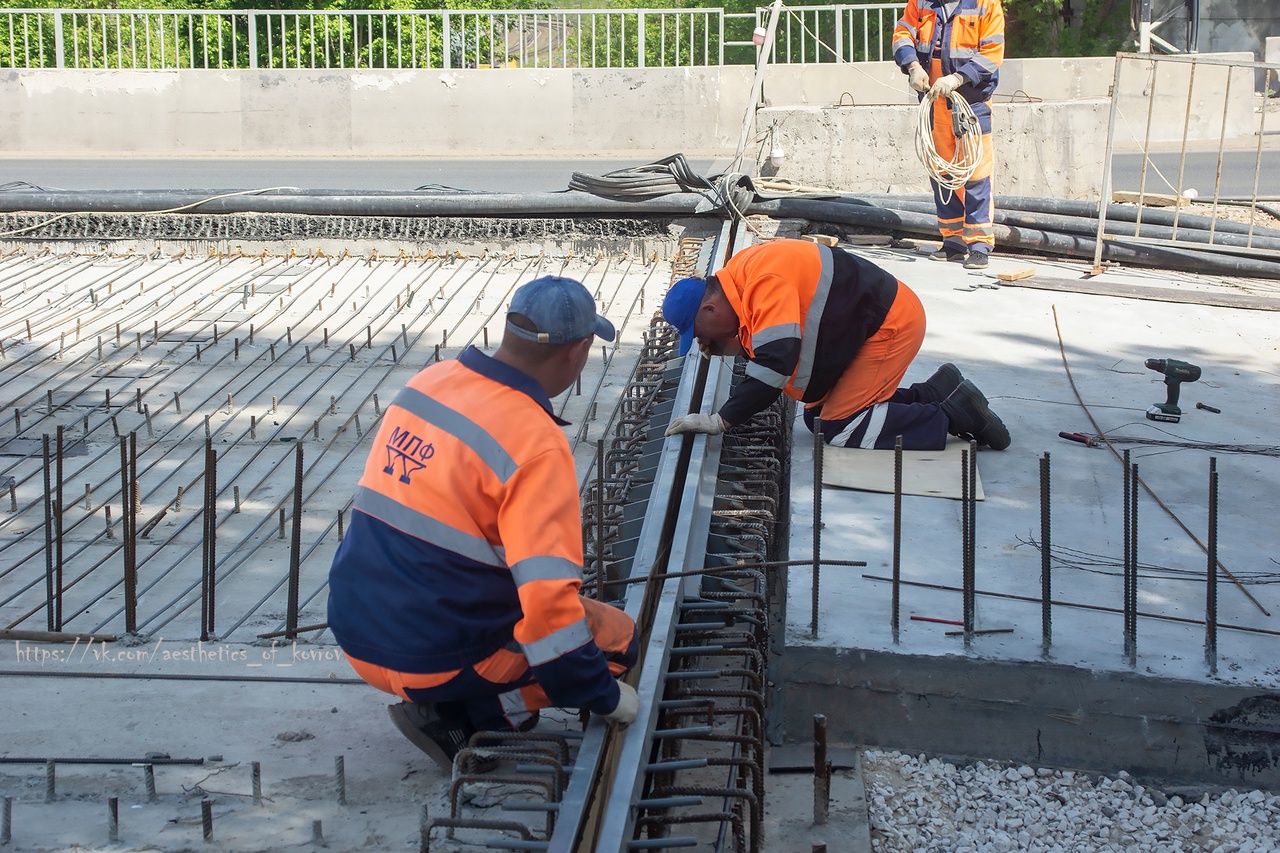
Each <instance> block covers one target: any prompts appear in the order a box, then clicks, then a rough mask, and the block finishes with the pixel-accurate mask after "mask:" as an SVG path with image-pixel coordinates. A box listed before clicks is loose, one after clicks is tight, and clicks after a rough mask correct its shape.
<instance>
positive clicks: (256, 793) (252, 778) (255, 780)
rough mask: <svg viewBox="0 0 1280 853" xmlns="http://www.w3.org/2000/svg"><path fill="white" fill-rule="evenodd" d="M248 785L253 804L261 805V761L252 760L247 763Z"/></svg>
mask: <svg viewBox="0 0 1280 853" xmlns="http://www.w3.org/2000/svg"><path fill="white" fill-rule="evenodd" d="M249 785H250V789H251V790H252V791H253V804H254V805H255V806H260V805H262V762H260V761H254V762H253V763H251V764H250V765H249Z"/></svg>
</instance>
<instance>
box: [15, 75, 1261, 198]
mask: <svg viewBox="0 0 1280 853" xmlns="http://www.w3.org/2000/svg"><path fill="white" fill-rule="evenodd" d="M1234 56H1238V57H1242V58H1246V59H1247V58H1249V57H1248V55H1247V54H1238V55H1234ZM1114 62H1115V60H1113V59H1076V60H1068V59H1023V60H1008V61H1007V62H1006V63H1005V66H1004V68H1003V69H1002V82H1001V87H1000V91H999V93H998V96H997V100H996V139H997V145H996V152H997V175H998V187H999V192H1002V193H1019V194H1026V195H1059V196H1065V197H1071V198H1088V197H1091V196H1096V193H1097V189H1098V187H1099V186H1100V182H1101V174H1102V168H1101V157H1102V154H1103V152H1104V150H1105V145H1106V138H1107V128H1106V121H1107V116H1108V109H1109V101H1108V100H1107V99H1108V98H1109V90H1110V88H1111V85H1112V82H1113V80H1114V76H1115V74H1114V68H1115V65H1114ZM1148 64H1149V63H1146V62H1129V63H1128V64H1127V65H1126V70H1125V73H1124V74H1123V75H1122V84H1121V89H1120V114H1121V116H1122V117H1123V118H1124V121H1125V125H1124V132H1122V133H1118V134H1117V143H1118V145H1120V147H1121V148H1128V150H1133V148H1134V147H1135V139H1141V138H1142V137H1143V136H1144V135H1145V134H1150V139H1151V140H1152V141H1154V142H1174V141H1177V140H1179V139H1181V135H1182V128H1183V125H1184V123H1185V124H1186V126H1187V127H1188V129H1189V133H1190V134H1191V136H1190V138H1191V139H1192V140H1193V141H1204V142H1209V141H1212V142H1215V143H1216V142H1217V140H1218V139H1219V137H1220V136H1221V135H1222V134H1223V133H1224V128H1225V133H1226V135H1227V137H1228V138H1251V137H1252V134H1253V130H1254V123H1253V97H1254V96H1253V91H1252V87H1251V86H1250V85H1248V80H1247V79H1246V78H1247V74H1241V75H1239V76H1240V79H1239V80H1237V79H1236V77H1235V76H1233V77H1232V79H1231V86H1230V87H1228V86H1227V72H1226V70H1225V69H1222V68H1220V67H1219V68H1215V67H1211V66H1207V65H1203V64H1202V65H1200V66H1199V67H1198V68H1197V70H1196V71H1195V72H1194V74H1195V76H1194V78H1192V76H1191V75H1192V72H1191V70H1190V67H1189V66H1185V65H1180V66H1174V65H1172V64H1166V63H1161V65H1160V66H1159V67H1160V71H1159V72H1158V74H1156V75H1155V76H1154V78H1152V79H1154V80H1155V81H1156V85H1155V86H1154V87H1153V86H1152V85H1150V83H1149V80H1148V78H1149V77H1151V75H1150V74H1148V73H1146V72H1144V68H1145V66H1146V65H1148ZM753 73H754V71H753V69H751V68H747V67H743V66H731V67H722V68H670V69H661V68H659V69H644V70H635V69H628V70H611V69H599V70H595V69H588V70H574V69H550V70H527V69H467V70H451V71H440V70H432V71H397V70H386V71H369V70H346V71H336V70H327V71H288V72H281V71H172V72H163V71H151V72H135V71H69V70H33V71H15V70H8V71H0V121H2V122H3V126H4V127H5V133H4V134H3V135H2V136H0V154H9V155H26V156H67V157H93V156H120V155H122V154H140V155H145V156H203V155H208V156H230V157H245V156H276V157H279V156H289V155H309V156H335V157H396V156H413V157H423V156H450V157H458V156H472V155H474V156H572V155H580V154H583V153H598V154H602V155H606V156H614V157H621V158H630V157H634V158H636V159H637V161H639V162H643V161H647V160H650V159H654V158H656V157H661V156H666V155H669V154H672V153H675V152H683V153H685V154H688V155H691V156H704V157H705V156H711V157H729V156H732V155H733V154H734V153H735V151H736V149H737V145H738V140H739V138H740V135H741V132H742V124H743V120H744V116H745V114H746V110H747V102H748V100H749V98H750V93H751V84H752V77H753ZM1233 73H1234V72H1233ZM1144 75H1145V76H1144ZM1188 91H1190V92H1191V98H1190V99H1188V97H1187V93H1188ZM764 97H765V100H766V102H767V103H768V105H769V106H768V107H766V108H765V109H763V110H762V111H761V112H760V113H759V115H758V117H757V126H756V129H755V131H754V134H753V136H751V137H749V138H748V147H747V149H746V152H745V153H746V156H747V157H748V158H749V159H750V158H754V157H756V156H757V155H759V154H763V155H764V156H766V157H767V154H768V148H769V147H772V146H771V144H770V140H769V135H768V134H769V132H770V131H771V130H772V133H773V134H774V137H776V138H777V139H779V140H781V141H782V142H783V144H784V147H785V148H786V149H787V150H788V154H789V158H788V162H787V164H786V165H785V166H784V167H783V169H782V170H781V172H780V176H782V177H788V178H792V179H794V180H797V181H800V182H803V183H811V184H816V185H821V186H828V187H833V188H837V189H847V190H883V189H884V188H885V187H886V186H889V185H897V186H915V187H919V188H923V187H924V186H925V184H924V179H923V175H922V174H921V171H920V167H919V165H918V164H917V162H916V160H915V155H914V152H913V140H914V135H915V127H914V124H915V113H916V106H915V100H914V97H913V95H912V93H910V92H909V91H908V89H907V87H906V81H905V78H904V77H903V75H902V73H901V72H900V71H898V69H897V68H896V67H895V66H894V65H893V63H891V62H879V63H866V64H859V65H812V66H775V67H773V68H770V69H769V71H768V73H767V75H766V80H765V86H764ZM1224 104H1225V106H1224ZM1148 114H1151V115H1157V116H1159V120H1158V121H1155V122H1152V123H1148V122H1147V121H1146V116H1147V115H1148ZM1224 122H1225V124H1224Z"/></svg>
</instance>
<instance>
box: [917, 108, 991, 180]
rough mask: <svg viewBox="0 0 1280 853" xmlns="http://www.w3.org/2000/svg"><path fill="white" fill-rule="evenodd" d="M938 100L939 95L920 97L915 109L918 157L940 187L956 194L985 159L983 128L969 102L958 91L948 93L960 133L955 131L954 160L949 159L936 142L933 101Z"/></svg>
mask: <svg viewBox="0 0 1280 853" xmlns="http://www.w3.org/2000/svg"><path fill="white" fill-rule="evenodd" d="M936 100H937V98H936V96H935V97H932V98H931V97H929V96H928V95H926V96H925V97H923V98H921V99H920V106H919V108H918V109H917V110H916V157H918V158H919V159H920V163H921V165H923V166H924V168H925V171H926V172H928V173H929V177H931V178H932V179H933V180H934V181H935V182H936V183H937V184H938V186H939V187H941V188H942V189H943V190H945V191H947V192H948V193H953V192H955V191H956V190H958V189H960V188H961V187H963V186H964V185H965V184H967V183H968V182H969V179H970V178H971V177H973V173H974V172H975V171H976V170H977V168H978V164H979V163H981V162H982V129H981V127H979V125H978V118H977V116H975V115H974V114H973V108H972V107H971V106H969V102H968V101H966V100H965V99H964V98H963V97H962V96H961V95H959V94H957V93H955V92H952V93H951V94H950V95H948V96H947V101H948V102H949V103H950V105H951V112H952V115H953V116H954V118H955V121H956V125H957V127H958V129H959V130H960V132H959V133H957V134H956V150H955V159H954V160H947V159H946V158H945V157H943V156H942V155H941V154H939V153H938V148H937V146H936V145H934V144H933V104H934V101H936Z"/></svg>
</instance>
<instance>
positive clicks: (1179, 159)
mask: <svg viewBox="0 0 1280 853" xmlns="http://www.w3.org/2000/svg"><path fill="white" fill-rule="evenodd" d="M1277 80H1280V64H1276V63H1261V62H1241V61H1237V60H1232V59H1223V58H1220V57H1213V56H1198V55H1195V54H1190V55H1178V56H1161V55H1156V54H1149V53H1148V54H1134V53H1121V54H1118V55H1117V56H1116V68H1115V80H1114V82H1113V83H1112V87H1111V90H1112V93H1113V96H1112V98H1111V115H1110V119H1109V121H1108V129H1107V141H1106V155H1105V157H1104V161H1103V162H1104V169H1103V178H1102V199H1103V200H1104V202H1105V203H1104V204H1100V205H1098V210H1097V228H1096V232H1095V237H1096V241H1095V245H1094V256H1093V264H1094V270H1095V271H1100V270H1102V268H1103V267H1102V256H1103V253H1104V251H1106V250H1107V249H1109V248H1111V249H1115V248H1130V249H1132V248H1138V249H1146V250H1148V251H1152V252H1157V251H1160V250H1163V249H1173V248H1176V249H1179V250H1180V251H1184V252H1185V251H1187V250H1195V251H1196V252H1201V253H1212V254H1213V255H1217V256H1219V257H1239V258H1241V264H1243V263H1245V261H1247V260H1250V259H1252V260H1258V259H1266V260H1272V261H1274V260H1275V259H1280V239H1277V238H1276V237H1275V236H1274V229H1272V228H1270V227H1266V226H1264V227H1259V223H1260V222H1263V223H1268V224H1269V223H1271V222H1273V217H1274V215H1275V214H1276V213H1277V212H1280V211H1277V209H1276V207H1275V206H1274V202H1275V201H1276V199H1275V198H1273V197H1271V196H1268V195H1264V194H1263V193H1262V192H1261V182H1262V178H1263V176H1264V175H1265V174H1267V172H1268V169H1269V168H1272V166H1271V164H1273V163H1274V150H1272V149H1268V148H1267V147H1266V146H1264V144H1263V142H1264V139H1265V137H1266V136H1267V135H1268V134H1269V133H1275V130H1274V129H1271V128H1269V127H1268V125H1267V117H1268V112H1269V110H1268V108H1267V107H1268V105H1267V103H1266V101H1265V100H1264V101H1263V102H1262V107H1261V110H1260V113H1259V115H1258V119H1257V121H1258V124H1257V127H1256V129H1254V128H1249V129H1251V130H1253V135H1254V142H1253V144H1252V145H1251V146H1250V147H1248V148H1243V149H1242V148H1239V147H1237V146H1232V147H1231V148H1228V146H1227V141H1228V139H1229V138H1236V137H1238V136H1239V125H1240V123H1241V121H1242V120H1243V121H1247V122H1250V123H1251V122H1252V121H1254V118H1253V115H1252V110H1250V111H1249V114H1248V115H1247V116H1245V117H1244V118H1243V119H1242V117H1241V116H1240V115H1239V112H1240V108H1239V107H1238V106H1235V107H1233V104H1238V99H1235V100H1233V98H1232V95H1231V93H1232V90H1233V88H1235V90H1236V91H1241V90H1243V91H1245V92H1254V91H1261V92H1271V91H1274V90H1275V89H1276V88H1277V87H1280V83H1278V82H1277ZM1205 93H1209V96H1208V97H1206V95H1205ZM1273 121H1274V119H1273ZM1117 137H1120V141H1121V142H1123V143H1127V144H1133V143H1136V144H1137V146H1138V150H1139V151H1140V153H1141V155H1142V168H1141V170H1140V172H1139V178H1138V186H1137V187H1136V188H1132V187H1122V188H1121V189H1122V190H1124V191H1125V192H1127V193H1129V195H1128V196H1126V197H1124V198H1123V200H1124V201H1127V202H1136V204H1129V205H1127V206H1126V205H1121V204H1117V203H1116V202H1117V198H1116V196H1115V195H1114V194H1113V191H1114V190H1115V189H1116V188H1115V187H1114V186H1113V175H1112V159H1113V157H1114V155H1115V152H1116V147H1117V145H1116V143H1117ZM1214 138H1216V143H1217V144H1216V148H1206V147H1205V146H1203V145H1194V144H1192V143H1193V141H1195V140H1200V139H1203V140H1208V139H1214ZM1273 147H1274V146H1273ZM1193 175H1195V177H1193ZM1210 175H1211V176H1212V186H1211V191H1205V190H1210V187H1207V186H1205V185H1204V184H1200V188H1197V187H1196V184H1199V183H1200V181H1201V180H1206V179H1208V178H1209V176H1210ZM1193 202H1195V203H1198V204H1199V205H1200V211H1199V212H1198V213H1194V214H1193V213H1190V212H1187V213H1184V212H1183V209H1184V207H1186V206H1187V205H1189V204H1191V203H1193ZM1229 207H1230V208H1236V209H1238V210H1242V211H1244V212H1245V216H1243V217H1242V218H1243V221H1241V222H1236V221H1230V220H1228V219H1227V218H1225V217H1224V218H1220V217H1222V216H1223V214H1224V213H1225V211H1226V210H1227V209H1228V208H1229ZM1240 272H1241V273H1243V274H1248V271H1247V270H1246V269H1245V267H1243V266H1242V267H1241V268H1240Z"/></svg>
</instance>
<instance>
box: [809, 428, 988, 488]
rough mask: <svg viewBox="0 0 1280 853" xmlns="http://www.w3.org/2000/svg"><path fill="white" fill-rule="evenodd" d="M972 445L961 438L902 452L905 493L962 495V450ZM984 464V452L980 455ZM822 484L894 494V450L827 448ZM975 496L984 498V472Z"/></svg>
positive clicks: (823, 462)
mask: <svg viewBox="0 0 1280 853" xmlns="http://www.w3.org/2000/svg"><path fill="white" fill-rule="evenodd" d="M968 446H969V443H968V442H967V441H961V440H960V439H958V438H949V439H947V446H946V447H944V448H943V449H942V450H904V451H903V452H902V493H903V494H904V495H923V496H925V497H934V498H952V499H954V500H960V496H961V485H962V483H961V452H962V451H963V450H965V449H966V448H967V447H968ZM978 461H979V464H981V461H982V453H981V452H980V453H979V454H978ZM822 484H823V485H824V486H836V487H838V488H842V489H858V490H860V491H864V492H888V493H890V494H892V493H893V451H892V450H859V449H856V448H852V447H825V448H823V451H822ZM975 485H976V487H977V488H976V489H975V492H976V495H977V498H978V500H982V499H983V497H984V496H983V492H982V475H981V474H979V475H978V477H977V483H976V484H975Z"/></svg>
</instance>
